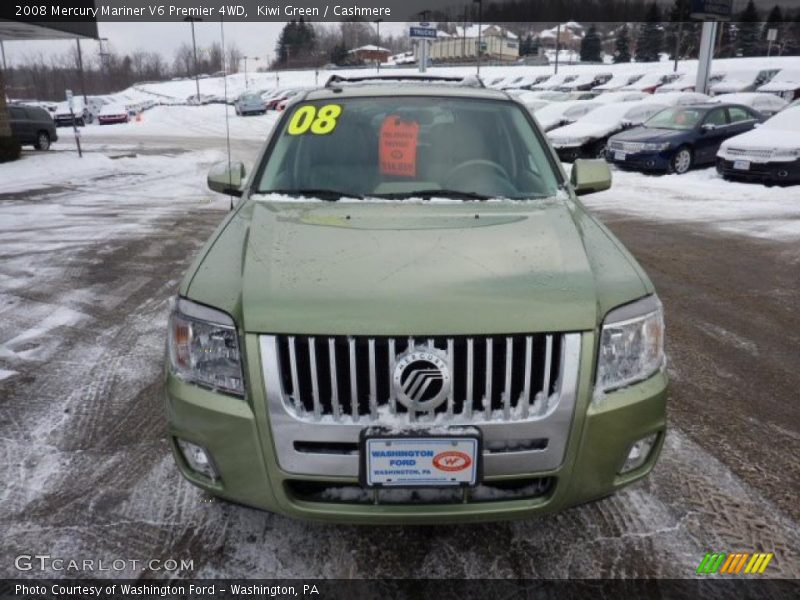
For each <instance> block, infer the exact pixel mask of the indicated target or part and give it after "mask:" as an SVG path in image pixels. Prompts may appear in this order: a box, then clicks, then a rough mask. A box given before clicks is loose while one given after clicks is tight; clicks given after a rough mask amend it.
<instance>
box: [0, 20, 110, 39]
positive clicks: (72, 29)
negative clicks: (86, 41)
mask: <svg viewBox="0 0 800 600" xmlns="http://www.w3.org/2000/svg"><path fill="white" fill-rule="evenodd" d="M76 37H78V38H92V39H97V38H98V37H99V36H98V33H97V22H96V21H83V22H74V23H73V22H48V23H36V24H34V23H25V22H22V21H10V20H7V19H0V40H2V41H18V40H60V39H75V38H76Z"/></svg>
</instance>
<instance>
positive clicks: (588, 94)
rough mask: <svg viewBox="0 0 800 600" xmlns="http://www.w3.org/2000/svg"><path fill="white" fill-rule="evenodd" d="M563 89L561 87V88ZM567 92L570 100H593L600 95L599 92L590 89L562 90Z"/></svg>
mask: <svg viewBox="0 0 800 600" xmlns="http://www.w3.org/2000/svg"><path fill="white" fill-rule="evenodd" d="M562 89H563V88H562ZM564 93H566V94H569V99H570V100H593V99H594V98H597V97H598V96H600V92H594V91H592V90H588V91H584V92H566V91H565V92H564Z"/></svg>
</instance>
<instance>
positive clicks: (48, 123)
mask: <svg viewBox="0 0 800 600" xmlns="http://www.w3.org/2000/svg"><path fill="white" fill-rule="evenodd" d="M8 113H9V115H10V117H11V134H12V135H13V136H14V138H16V140H17V141H18V142H19V143H20V145H22V146H33V147H34V148H36V149H37V150H47V149H49V148H50V144H52V143H53V142H55V141H56V140H58V134H56V126H55V123H53V118H52V117H51V116H50V113H48V112H47V111H46V110H45V109H43V108H40V107H38V106H22V105H16V106H14V105H12V106H9V107H8Z"/></svg>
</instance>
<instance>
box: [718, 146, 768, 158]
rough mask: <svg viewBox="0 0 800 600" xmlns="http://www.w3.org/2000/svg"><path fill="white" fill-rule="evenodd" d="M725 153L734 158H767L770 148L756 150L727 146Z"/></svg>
mask: <svg viewBox="0 0 800 600" xmlns="http://www.w3.org/2000/svg"><path fill="white" fill-rule="evenodd" d="M725 154H727V155H728V156H731V157H734V158H753V159H755V160H769V159H770V158H771V157H772V150H756V149H748V148H727V149H726V150H725Z"/></svg>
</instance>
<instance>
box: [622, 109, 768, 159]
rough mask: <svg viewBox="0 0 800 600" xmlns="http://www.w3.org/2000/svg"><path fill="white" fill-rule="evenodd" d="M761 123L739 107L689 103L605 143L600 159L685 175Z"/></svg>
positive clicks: (750, 111)
mask: <svg viewBox="0 0 800 600" xmlns="http://www.w3.org/2000/svg"><path fill="white" fill-rule="evenodd" d="M763 120H764V117H763V115H761V114H760V113H759V112H757V111H755V110H753V109H751V108H749V107H747V106H742V105H740V104H695V105H691V106H675V107H671V108H666V109H664V110H662V111H661V112H659V113H658V114H656V115H653V116H652V117H651V118H650V119H649V120H647V121H645V122H644V123H643V124H642V125H641V126H639V127H636V128H635V129H629V130H628V131H623V132H622V133H619V134H617V135H615V136H613V137H612V138H611V139H610V140H609V144H608V152H607V155H606V160H608V161H609V162H612V163H614V164H615V165H617V166H619V167H622V168H627V169H635V170H638V171H665V172H671V173H678V174H682V173H686V172H687V171H688V170H689V169H691V168H692V167H693V166H696V165H704V164H713V163H714V162H715V160H716V158H715V157H716V155H717V150H719V147H720V144H722V142H724V141H725V140H727V139H728V138H730V137H733V136H735V135H739V134H741V133H745V132H747V131H750V130H751V129H753V127H755V125H756V123H760V122H762V121H763Z"/></svg>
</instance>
